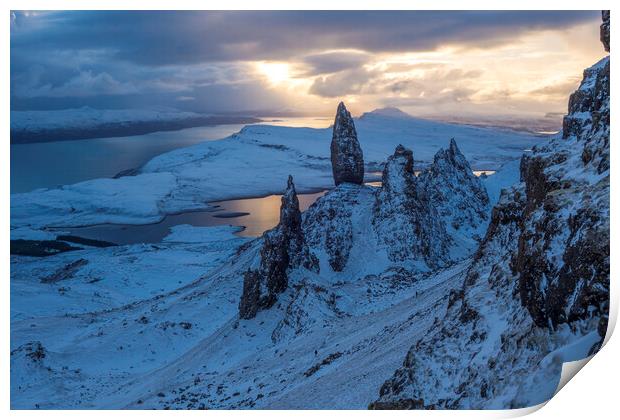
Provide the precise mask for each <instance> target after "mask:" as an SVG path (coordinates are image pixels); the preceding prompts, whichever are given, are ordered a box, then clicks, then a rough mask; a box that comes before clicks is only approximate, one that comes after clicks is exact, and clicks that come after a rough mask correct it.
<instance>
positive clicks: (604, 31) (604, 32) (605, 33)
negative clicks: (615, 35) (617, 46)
mask: <svg viewBox="0 0 620 420" xmlns="http://www.w3.org/2000/svg"><path fill="white" fill-rule="evenodd" d="M602 14H603V23H601V42H602V43H603V46H604V47H605V51H607V52H609V10H603V13H602Z"/></svg>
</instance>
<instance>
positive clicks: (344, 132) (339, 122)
mask: <svg viewBox="0 0 620 420" xmlns="http://www.w3.org/2000/svg"><path fill="white" fill-rule="evenodd" d="M331 160H332V171H333V173H334V183H335V184H336V185H340V184H342V183H343V182H350V183H352V184H358V185H359V184H361V183H362V182H364V155H363V153H362V148H361V147H360V144H359V142H358V141H357V132H356V131H355V123H354V122H353V118H352V117H351V114H350V113H349V111H347V108H346V107H345V105H344V103H342V102H340V104H339V105H338V110H337V111H336V119H335V120H334V131H333V135H332V143H331Z"/></svg>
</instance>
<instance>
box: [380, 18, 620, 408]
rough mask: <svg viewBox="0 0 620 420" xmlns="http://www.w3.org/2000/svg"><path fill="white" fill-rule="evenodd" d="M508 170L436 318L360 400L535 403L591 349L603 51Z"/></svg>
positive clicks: (603, 245)
mask: <svg viewBox="0 0 620 420" xmlns="http://www.w3.org/2000/svg"><path fill="white" fill-rule="evenodd" d="M604 17H605V14H604ZM606 18H607V22H606V23H607V28H608V27H609V26H608V24H609V21H608V19H609V14H607V15H606ZM602 32H603V31H602ZM607 36H608V35H607ZM607 45H608V44H607ZM520 171H521V182H520V183H518V184H516V185H515V186H513V187H512V188H511V189H509V190H505V191H504V192H503V193H502V196H501V199H500V202H499V203H498V204H497V205H496V206H495V208H494V209H493V217H492V220H491V223H490V225H489V228H488V231H487V234H486V236H485V238H484V240H483V242H482V243H481V246H480V248H479V249H478V251H477V252H476V254H475V255H474V257H473V261H472V264H471V266H470V267H469V268H468V269H467V274H466V279H465V282H464V283H463V285H462V287H461V288H460V290H457V291H455V292H454V293H453V294H452V296H451V297H450V300H449V304H448V311H447V314H446V316H445V318H443V320H442V321H441V322H439V323H438V324H437V325H435V326H434V328H433V329H432V330H431V331H429V332H428V334H427V335H426V336H425V337H424V338H423V339H421V340H418V341H414V342H412V343H411V344H412V346H411V348H410V349H409V352H408V353H407V356H406V357H405V361H404V363H403V366H402V367H400V368H399V369H397V370H396V372H395V373H394V374H393V375H392V376H391V377H390V378H389V379H388V380H387V381H386V382H385V384H384V385H383V386H382V387H381V390H380V393H379V399H378V400H376V401H375V402H374V403H373V404H371V407H372V408H379V409H384V408H414V409H419V408H466V409H482V408H485V409H486V408H505V407H509V408H519V407H527V406H532V405H536V404H539V403H541V402H544V401H546V400H548V399H549V398H551V397H552V396H553V392H554V391H555V388H556V386H557V384H558V381H559V378H560V372H561V366H562V363H563V362H567V361H572V360H576V359H580V358H584V357H586V356H588V355H590V354H592V353H593V352H595V351H597V350H598V348H599V347H600V344H601V342H602V340H603V337H604V335H605V333H606V330H607V317H608V309H609V216H610V214H609V57H606V58H604V59H603V60H601V61H600V62H599V63H597V64H595V65H594V66H593V67H591V68H589V69H587V70H586V71H585V72H584V78H583V81H582V83H581V85H580V87H579V89H578V90H577V91H576V92H575V93H574V94H573V95H571V98H570V101H569V113H568V115H567V116H566V117H565V119H564V130H563V133H562V135H560V136H557V137H555V138H554V139H552V140H551V141H550V142H549V143H548V144H545V145H542V146H537V147H536V148H534V150H533V151H532V153H531V154H530V155H526V156H524V157H523V158H522V160H521V168H520Z"/></svg>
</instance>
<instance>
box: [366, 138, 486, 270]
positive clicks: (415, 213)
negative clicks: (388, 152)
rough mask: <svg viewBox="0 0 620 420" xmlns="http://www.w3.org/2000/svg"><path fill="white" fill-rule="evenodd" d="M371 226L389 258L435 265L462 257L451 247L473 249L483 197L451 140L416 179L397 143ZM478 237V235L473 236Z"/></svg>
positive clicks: (410, 158)
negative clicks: (420, 261) (415, 260)
mask: <svg viewBox="0 0 620 420" xmlns="http://www.w3.org/2000/svg"><path fill="white" fill-rule="evenodd" d="M373 213H374V214H373V225H374V227H375V231H376V233H377V237H378V240H379V243H380V244H381V245H383V246H385V248H386V251H387V253H388V257H389V258H390V260H392V261H393V262H399V261H400V262H402V261H405V260H407V259H418V260H422V261H424V262H425V263H426V265H427V266H428V267H429V268H432V269H435V268H438V267H441V266H443V265H445V264H447V263H448V262H450V261H454V260H458V259H460V258H463V256H464V255H463V253H462V250H461V253H455V255H451V254H452V253H451V247H453V246H454V245H457V244H458V245H459V246H462V245H463V244H466V246H465V248H466V249H467V250H470V251H469V252H471V251H473V250H474V249H475V247H476V246H477V241H476V240H475V239H476V238H477V236H478V234H479V233H481V232H480V230H481V229H483V228H484V227H485V226H486V223H487V219H488V213H489V198H488V195H487V192H486V189H485V188H484V186H483V185H482V183H481V182H480V180H479V179H478V178H477V177H476V176H475V175H474V174H473V172H472V170H471V167H470V166H469V163H468V162H467V159H465V156H463V154H462V153H461V152H460V151H459V149H458V146H457V145H456V142H455V141H454V139H452V140H451V141H450V146H449V147H448V149H445V150H444V149H441V150H439V151H438V152H437V154H436V155H435V157H434V160H433V164H432V165H431V166H430V167H429V168H428V169H427V170H425V171H423V172H422V173H421V174H420V175H419V176H418V177H417V178H416V176H415V174H414V172H413V153H412V152H411V151H410V150H407V149H405V148H404V147H402V146H400V145H399V146H398V147H397V148H396V151H395V152H394V155H392V156H390V157H389V158H388V160H387V163H386V165H385V168H384V171H383V182H382V187H381V189H380V190H379V192H378V193H377V198H376V202H375V207H374V212H373ZM478 239H479V238H478Z"/></svg>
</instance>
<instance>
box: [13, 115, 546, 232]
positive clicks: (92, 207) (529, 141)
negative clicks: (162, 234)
mask: <svg viewBox="0 0 620 420" xmlns="http://www.w3.org/2000/svg"><path fill="white" fill-rule="evenodd" d="M356 127H357V131H358V137H359V141H360V143H361V146H362V148H363V150H364V157H365V159H366V168H367V171H380V170H382V167H383V162H385V160H386V159H387V157H388V156H389V155H390V154H392V153H393V151H394V148H395V147H396V146H397V145H398V144H402V145H404V146H405V147H408V148H412V149H414V150H415V151H416V162H417V163H416V166H421V167H425V166H427V165H429V164H430V163H431V161H432V158H433V156H434V154H435V153H436V152H437V150H439V149H440V148H441V147H445V145H446V139H449V138H451V137H454V138H455V139H456V141H457V142H458V144H459V147H460V148H461V150H462V152H463V154H464V155H465V157H467V158H468V160H469V161H470V164H471V166H472V168H473V169H497V168H499V167H500V166H501V165H502V164H503V162H506V161H509V160H511V159H515V158H517V157H518V156H520V155H521V153H522V151H523V150H524V149H527V148H530V147H532V146H533V145H534V144H537V143H539V142H541V141H543V140H544V138H542V137H533V136H531V135H526V134H522V133H516V132H510V131H497V130H491V129H483V128H473V127H468V126H459V125H450V124H444V123H437V122H433V121H425V120H420V119H416V118H413V117H406V118H404V117H398V118H394V117H391V116H385V115H381V114H379V115H373V113H369V114H365V116H364V117H363V118H360V119H358V120H357V122H356ZM330 139H331V131H330V129H311V128H291V127H277V126H265V125H256V126H247V127H245V128H244V129H242V130H241V132H239V133H237V134H235V135H233V136H231V137H229V138H227V139H223V140H221V141H211V142H205V143H202V144H199V145H195V146H192V147H188V148H183V149H178V150H175V151H172V152H169V153H165V154H163V155H160V156H158V157H156V158H154V159H153V160H151V161H150V162H149V163H147V164H146V165H145V166H144V167H143V168H142V170H141V173H140V174H139V175H137V176H135V177H122V178H119V179H106V180H93V181H86V182H82V183H79V184H75V185H69V186H64V187H62V188H59V189H50V190H37V191H33V192H30V193H25V194H12V195H11V226H12V227H13V228H17V227H23V226H31V227H34V228H38V227H42V226H50V225H57V226H79V225H87V224H97V223H132V224H140V223H152V222H153V221H156V220H160V219H161V218H163V217H164V215H165V214H170V213H178V212H183V211H189V210H197V209H205V208H208V204H207V203H208V202H211V201H217V200H223V199H230V198H239V197H256V196H264V195H269V194H273V193H278V192H280V191H281V185H282V180H283V179H286V177H287V176H288V175H289V174H292V175H293V177H294V178H295V183H296V185H297V188H298V190H299V191H300V192H309V191H314V190H318V189H326V188H331V187H333V179H332V173H331V163H330V156H329V141H330ZM366 180H378V177H377V176H376V175H374V176H372V175H369V174H368V173H367V175H366ZM128 191H131V193H130V194H128V193H127V192H128ZM117 197H118V205H115V201H116V198H117ZM108 198H109V199H110V201H111V202H108Z"/></svg>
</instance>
